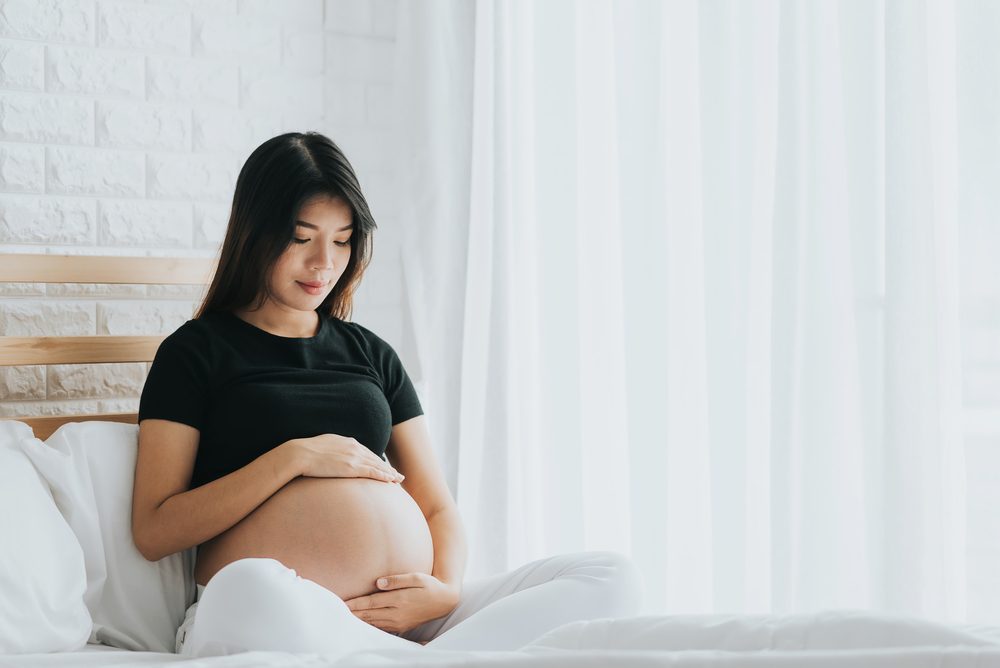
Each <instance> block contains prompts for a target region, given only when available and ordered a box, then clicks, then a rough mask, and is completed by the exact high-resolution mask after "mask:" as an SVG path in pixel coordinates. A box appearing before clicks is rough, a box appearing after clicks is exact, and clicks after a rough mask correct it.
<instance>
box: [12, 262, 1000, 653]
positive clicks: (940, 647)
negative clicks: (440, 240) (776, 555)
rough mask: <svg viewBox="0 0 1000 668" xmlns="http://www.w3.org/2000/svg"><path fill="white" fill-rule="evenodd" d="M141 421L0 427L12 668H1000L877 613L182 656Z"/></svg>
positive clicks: (111, 340) (973, 635)
mask: <svg viewBox="0 0 1000 668" xmlns="http://www.w3.org/2000/svg"><path fill="white" fill-rule="evenodd" d="M212 265H213V263H212V262H211V261H209V260H203V259H195V258H177V259H175V258H150V257H142V258H134V257H94V256H60V255H30V254H15V255H10V254H8V255H0V282H26V283H32V282H37V283H103V284H115V283H129V284H156V285H158V284H167V285H201V284H203V283H204V282H205V281H206V280H207V278H208V277H209V275H210V272H211V270H212ZM6 333H7V332H0V334H6ZM167 333H169V332H163V333H162V334H160V335H157V336H81V337H51V336H44V337H38V336H0V366H11V367H17V366H24V365H49V364H94V363H109V362H148V361H150V360H151V359H152V357H153V355H154V353H155V351H156V347H157V346H158V345H159V342H160V341H161V340H162V338H163V336H165V335H166V334H167ZM0 389H3V386H0ZM135 420H136V416H135V414H134V413H112V414H102V415H45V416H38V417H17V418H8V419H3V420H0V504H2V507H3V508H4V509H5V510H4V512H3V514H2V515H0V530H2V531H3V532H5V533H4V536H5V537H4V541H3V542H2V543H0V584H2V585H3V591H2V594H3V598H2V600H0V667H5V666H11V667H14V666H16V667H22V666H24V667H30V666H38V667H53V668H54V667H60V668H70V667H74V668H75V667H83V666H166V665H174V664H184V665H185V666H191V667H194V666H211V667H214V666H627V667H631V666H635V667H639V666H663V665H670V666H885V667H896V666H899V667H903V666H906V667H907V668H910V667H915V666H928V667H929V666H954V667H960V666H961V667H964V666H969V667H972V666H998V667H1000V626H986V625H969V624H964V625H956V624H946V623H942V622H938V621H934V620H928V619H920V618H916V617H912V616H904V615H893V614H886V613H880V612H872V611H864V610H823V611H816V612H806V613H801V614H786V615H777V614H775V615H746V614H705V615H646V616H638V617H630V618H623V619H610V618H609V619H597V620H591V621H584V622H574V623H571V624H567V625H564V626H562V627H559V628H557V629H554V630H553V631H550V632H549V633H547V634H545V635H543V636H541V637H540V638H538V639H536V640H535V641H533V642H532V643H529V644H528V645H526V646H525V647H522V648H521V649H519V650H517V651H510V652H495V651H483V652H464V651H463V652H456V651H445V650H434V649H431V648H426V647H420V648H416V647H415V648H414V649H413V650H412V651H411V650H367V651H359V652H354V653H352V654H349V655H346V656H342V657H339V658H335V657H324V656H323V655H320V654H293V653H284V652H248V653H245V654H236V655H231V656H221V657H211V658H200V659H192V658H188V657H182V656H179V655H177V654H174V653H173V651H172V649H171V647H172V635H173V632H174V631H175V630H176V628H177V625H179V623H180V621H181V620H182V619H183V612H184V610H185V609H186V607H187V605H188V604H189V603H190V602H191V601H192V600H193V594H194V583H193V551H190V550H189V551H186V552H184V553H178V554H176V555H171V556H170V557H167V558H165V559H163V560H160V561H159V562H155V563H151V562H147V561H145V560H144V559H143V558H142V557H141V556H140V555H139V554H138V552H137V551H136V550H135V548H134V546H133V545H132V543H131V539H130V538H131V537H130V533H129V530H128V527H129V513H130V496H131V476H132V472H133V470H134V462H135V445H136V437H137V431H138V428H137V426H136V424H135Z"/></svg>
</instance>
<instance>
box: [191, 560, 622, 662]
mask: <svg viewBox="0 0 1000 668" xmlns="http://www.w3.org/2000/svg"><path fill="white" fill-rule="evenodd" d="M641 601H642V578H641V576H640V575H639V571H638V569H636V567H635V566H634V565H633V564H632V562H631V561H630V560H629V559H628V558H627V557H625V556H623V555H621V554H619V553H617V552H608V551H591V552H578V553H572V554H560V555H556V556H553V557H546V558H544V559H538V560H537V561H532V562H530V563H527V564H525V565H523V566H521V567H519V568H516V569H514V570H512V571H510V572H507V573H499V574H497V575H492V576H489V577H485V578H481V579H478V580H474V581H472V582H466V583H463V585H462V592H461V596H460V599H459V603H458V605H457V606H456V607H455V609H454V610H452V611H451V612H450V613H449V614H447V615H445V616H444V617H439V618H437V619H432V620H430V621H428V622H425V623H423V624H421V625H420V626H417V627H415V628H413V629H410V630H409V631H405V632H404V633H401V634H400V635H399V636H396V635H394V634H391V633H388V632H386V631H383V630H381V629H379V628H377V627H375V626H373V625H371V624H368V623H367V622H364V621H362V620H361V619H359V618H358V617H355V616H354V613H352V612H351V611H350V609H349V608H348V607H347V605H346V604H345V603H344V602H343V600H341V599H340V597H339V596H337V595H336V594H334V593H333V592H331V591H330V590H329V589H326V588H324V587H322V586H320V585H319V584H317V583H315V582H313V581H312V580H307V579H305V578H302V577H299V576H298V575H296V573H295V571H294V570H292V569H290V568H287V567H285V566H284V565H283V564H282V563H281V562H279V561H276V560H274V559H261V558H253V559H240V560H238V561H234V562H232V563H230V564H227V565H226V566H225V567H223V568H222V569H221V570H220V571H218V572H217V573H216V574H215V575H214V576H213V577H212V579H211V580H209V581H208V585H206V586H201V585H199V586H198V598H197V601H196V602H195V603H194V604H193V605H191V607H190V608H188V610H187V614H186V616H185V619H184V622H183V624H181V627H180V628H179V629H178V630H177V642H176V649H177V652H178V653H179V654H184V655H187V656H216V655H220V654H234V653H237V652H245V651H251V650H271V651H285V652H317V653H323V654H331V653H334V654H337V655H338V656H341V655H344V654H347V653H350V652H353V651H357V650H363V649H382V648H386V649H395V648H401V647H408V648H413V649H420V648H421V647H422V646H421V645H420V644H419V641H424V640H427V641H430V642H428V643H427V647H433V648H435V649H458V650H512V649H518V648H519V647H522V646H524V645H526V644H527V643H529V642H531V641H532V640H534V639H536V638H538V637H539V636H541V635H543V634H545V633H547V632H548V631H551V630H552V629H554V628H556V627H558V626H562V625H563V624H567V623H569V622H574V621H579V620H586V619H600V618H608V617H614V618H617V617H629V616H632V615H636V614H637V613H638V611H639V608H640V605H641ZM196 611H197V614H195V612H196Z"/></svg>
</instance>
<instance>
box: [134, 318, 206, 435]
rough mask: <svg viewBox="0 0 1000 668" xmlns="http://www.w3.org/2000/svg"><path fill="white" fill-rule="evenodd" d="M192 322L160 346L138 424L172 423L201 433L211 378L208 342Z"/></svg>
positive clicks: (141, 405) (140, 405) (143, 397)
mask: <svg viewBox="0 0 1000 668" xmlns="http://www.w3.org/2000/svg"><path fill="white" fill-rule="evenodd" d="M199 329H200V328H199V326H198V323H197V321H195V320H189V321H188V322H186V323H185V324H183V325H181V326H180V328H178V329H177V331H175V332H174V333H173V334H171V335H170V336H168V337H167V338H165V339H164V340H163V342H162V343H160V347H159V348H158V349H157V351H156V356H155V357H154V359H153V364H152V366H151V367H150V369H149V375H148V376H146V383H145V385H143V388H142V395H141V396H140V398H139V416H138V420H139V422H142V421H143V420H144V419H146V418H158V419H162V420H172V421H174V422H181V423H183V424H186V425H190V426H192V427H194V428H195V429H198V430H201V429H202V427H203V425H204V421H205V415H206V411H207V409H208V398H209V395H210V392H209V379H210V377H211V363H210V357H211V354H210V347H209V340H208V339H207V338H206V337H205V336H204V335H203V333H202V332H200V331H199Z"/></svg>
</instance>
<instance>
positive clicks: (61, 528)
mask: <svg viewBox="0 0 1000 668" xmlns="http://www.w3.org/2000/svg"><path fill="white" fill-rule="evenodd" d="M33 438H34V435H33V434H32V431H31V427H29V426H28V425H26V424H24V423H23V422H16V421H14V420H0V654H22V653H26V652H71V651H74V650H78V649H80V648H82V647H83V646H84V645H86V644H87V638H88V636H89V635H90V628H91V620H90V613H89V612H88V611H87V606H86V605H84V603H83V592H84V589H85V588H86V586H87V574H86V572H85V571H84V566H83V552H82V550H81V549H80V544H79V543H78V542H77V540H76V536H74V535H73V532H72V531H70V528H69V526H68V525H67V524H66V520H65V519H63V516H62V515H61V514H60V513H59V509H58V508H56V505H55V503H53V500H52V494H51V493H50V492H49V489H48V487H47V486H46V484H45V483H44V482H43V481H42V479H41V478H40V477H39V476H38V473H37V472H36V471H35V467H34V466H32V464H31V461H30V460H29V459H28V458H27V457H25V456H24V453H23V452H22V451H21V448H20V446H19V444H20V442H21V441H24V440H26V439H33Z"/></svg>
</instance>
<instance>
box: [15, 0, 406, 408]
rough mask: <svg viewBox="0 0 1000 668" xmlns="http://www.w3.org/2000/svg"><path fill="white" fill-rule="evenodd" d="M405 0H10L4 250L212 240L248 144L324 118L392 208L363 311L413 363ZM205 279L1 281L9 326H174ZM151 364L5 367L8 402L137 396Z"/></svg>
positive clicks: (386, 209)
mask: <svg viewBox="0 0 1000 668" xmlns="http://www.w3.org/2000/svg"><path fill="white" fill-rule="evenodd" d="M396 1H397V0H373V1H367V0H326V2H324V1H323V0H281V1H278V0H148V1H147V2H141V1H139V0H0V251H2V252H34V253H80V254H121V255H168V256H205V257H210V256H214V255H215V253H216V252H217V250H218V247H219V244H220V243H221V241H222V236H223V233H224V231H225V225H226V222H227V218H228V213H229V207H230V204H231V202H232V195H233V188H234V186H235V183H236V177H237V175H238V174H239V170H240V167H241V166H242V164H243V162H244V161H245V160H246V158H247V157H248V156H249V154H250V152H251V151H252V150H253V149H254V148H255V147H256V146H258V145H259V144H261V143H262V142H264V141H265V140H266V139H268V138H270V137H272V136H274V135H276V134H280V133H282V132H288V131H293V130H295V131H305V130H317V131H319V132H323V133H324V134H327V135H328V136H330V137H331V138H332V139H333V140H334V141H335V142H336V143H337V144H338V145H339V146H340V147H341V148H342V149H343V150H344V151H345V153H346V154H347V157H348V159H349V160H351V162H352V164H353V165H354V167H355V169H356V171H357V172H358V177H359V179H360V180H361V185H362V188H363V189H364V191H365V194H366V196H367V197H368V199H369V203H370V205H371V208H372V211H373V213H374V215H375V219H376V222H377V223H378V225H379V229H378V231H377V232H376V235H375V251H374V257H373V261H372V265H371V267H370V269H369V273H368V274H367V276H366V278H365V281H364V282H363V283H362V287H361V289H360V292H359V294H358V296H357V298H356V302H355V304H356V305H355V311H354V316H353V319H354V320H355V321H357V322H361V323H363V324H365V325H367V326H369V327H370V328H371V329H373V330H374V331H376V332H377V333H379V334H381V335H382V336H383V338H385V339H386V340H388V341H389V342H390V343H391V344H392V345H393V346H395V347H396V349H397V351H399V353H400V355H401V357H402V358H403V362H404V364H406V365H407V368H408V369H410V368H411V367H413V366H414V364H411V363H410V362H411V361H412V359H411V358H412V356H413V355H412V346H410V345H409V343H408V342H404V341H403V332H404V329H403V319H402V317H401V313H402V308H401V303H400V300H401V299H402V290H401V285H400V280H401V273H400V270H399V260H398V257H399V241H398V238H399V236H400V235H399V231H398V230H396V229H394V227H395V225H394V221H395V211H396V206H397V203H396V202H395V201H394V199H393V197H392V191H393V188H392V181H393V174H392V166H393V164H394V160H393V155H392V150H391V148H392V147H391V146H390V143H389V129H390V125H389V124H390V113H389V111H390V109H391V97H392V59H393V51H394V34H395V22H396ZM200 294H201V290H192V289H185V288H170V287H167V286H148V287H146V286H110V285H83V286H77V285H72V286H70V285H53V284H50V285H45V284H0V336H32V335H81V336H82V335H95V334H96V335H104V334H159V333H169V332H171V331H173V330H174V329H175V328H176V327H178V326H179V325H181V324H182V323H183V322H184V321H185V320H187V319H189V318H190V317H191V315H192V313H193V311H194V308H195V307H196V306H197V304H198V300H199V297H200ZM146 369H147V365H145V364H116V365H55V366H50V367H47V368H46V367H41V366H25V367H11V368H0V416H4V417H11V416H23V415H44V414H66V413H70V412H79V413H88V412H97V411H130V410H135V409H136V408H137V406H138V397H139V393H140V391H141V388H142V383H143V380H144V378H145V373H146ZM411 373H412V372H411Z"/></svg>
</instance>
